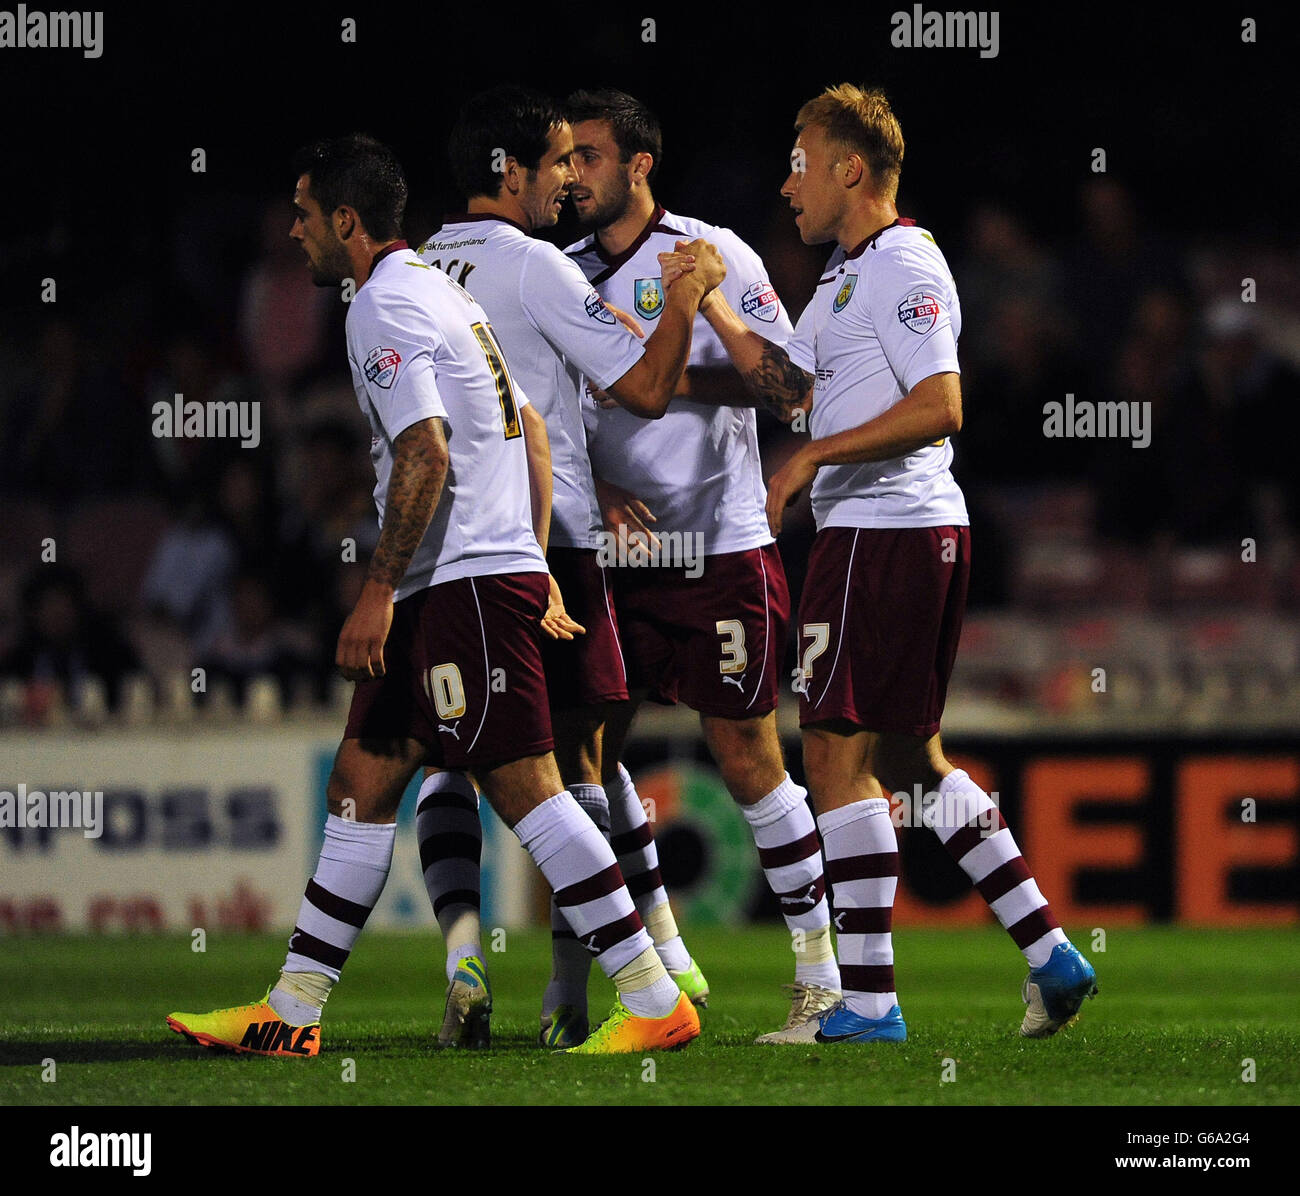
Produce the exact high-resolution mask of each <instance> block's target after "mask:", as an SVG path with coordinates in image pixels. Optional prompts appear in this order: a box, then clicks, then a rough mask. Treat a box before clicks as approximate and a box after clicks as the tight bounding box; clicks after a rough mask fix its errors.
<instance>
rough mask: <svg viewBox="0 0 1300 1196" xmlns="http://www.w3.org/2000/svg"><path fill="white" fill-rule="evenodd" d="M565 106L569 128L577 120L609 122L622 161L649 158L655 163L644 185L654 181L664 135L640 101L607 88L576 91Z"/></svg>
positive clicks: (657, 120) (661, 154) (652, 115)
mask: <svg viewBox="0 0 1300 1196" xmlns="http://www.w3.org/2000/svg"><path fill="white" fill-rule="evenodd" d="M564 106H565V109H566V112H565V115H566V116H567V117H568V118H569V123H570V124H574V125H576V124H577V123H578V122H579V121H580V120H604V121H608V122H609V127H610V130H611V131H612V132H613V134H614V144H615V145H617V146H618V152H619V155H620V160H621V161H623V162H630V161H631V160H632V155H633V154H649V155H651V157H653V158H654V163H653V164H652V165H651V167H650V172H649V173H648V174H647V175H646V181H647V182H649V181H650V180H651V179H652V178H654V174H655V171H656V170H658V169H659V162H660V159H662V158H663V153H664V135H663V131H662V130H661V129H660V128H659V118H658V117H657V116H655V114H654V113H653V112H651V111H650V109H649V108H647V107H646V106H645V105H644V104H643V103H641V101H640V100H638V99H636V98H635V97H634V96H630V95H628V94H627V92H625V91H617V90H615V89H614V88H612V87H607V88H602V89H601V90H599V91H575V92H574V93H573V94H572V95H571V96H570V97H569V98H568V100H566V101H565V105H564Z"/></svg>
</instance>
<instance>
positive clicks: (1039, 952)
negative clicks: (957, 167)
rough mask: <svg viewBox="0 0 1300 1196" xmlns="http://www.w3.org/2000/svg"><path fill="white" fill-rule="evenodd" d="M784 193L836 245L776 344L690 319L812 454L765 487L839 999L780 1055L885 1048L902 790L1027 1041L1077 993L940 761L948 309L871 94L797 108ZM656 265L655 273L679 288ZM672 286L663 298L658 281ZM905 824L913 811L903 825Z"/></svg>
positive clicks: (1030, 896)
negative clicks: (903, 198) (952, 878)
mask: <svg viewBox="0 0 1300 1196" xmlns="http://www.w3.org/2000/svg"><path fill="white" fill-rule="evenodd" d="M795 129H796V132H797V134H798V138H797V140H796V142H795V146H794V151H793V153H792V155H791V165H792V170H791V172H790V175H789V177H788V178H787V180H786V182H785V184H784V186H783V187H782V188H781V194H782V195H784V196H786V197H787V198H788V199H789V201H790V205H791V207H792V208H793V209H794V212H795V223H796V224H797V225H798V228H799V232H800V235H801V236H802V238H803V240H804V241H805V242H806V243H808V244H810V245H812V244H818V243H820V242H824V241H834V242H836V244H837V248H836V250H835V252H834V253H833V254H832V256H831V259H830V262H829V264H828V265H827V267H826V270H825V272H824V276H823V278H822V280H821V282H820V283H819V285H818V289H817V293H816V295H815V296H814V297H813V300H812V302H811V303H810V304H809V305H808V307H807V308H806V309H805V311H804V313H803V315H802V316H801V317H800V319H799V323H798V326H797V327H796V329H795V335H794V337H793V338H792V339H791V340H790V341H789V343H788V344H787V345H786V346H785V348H782V347H781V346H780V345H778V344H775V343H773V342H772V341H770V340H765V339H764V338H762V337H761V336H756V335H755V334H754V332H753V330H752V329H751V328H750V327H748V326H746V324H745V323H744V322H743V321H741V320H740V319H739V318H737V316H736V314H735V312H734V311H731V310H730V309H729V307H728V304H727V301H726V298H725V296H717V297H714V298H713V299H712V300H711V302H710V306H709V307H708V311H707V319H708V320H709V323H710V324H711V326H712V327H713V328H714V329H715V330H716V331H717V333H718V335H719V336H720V337H721V338H722V341H723V343H724V344H725V345H726V346H727V349H728V351H729V352H730V354H731V357H732V360H733V361H734V362H735V364H736V367H737V369H739V371H740V372H741V374H742V375H743V376H744V377H745V379H746V381H747V383H748V384H749V386H750V387H751V388H752V389H753V390H754V391H755V393H756V394H758V395H759V397H760V398H761V399H762V400H763V401H764V402H766V403H767V404H768V406H769V408H770V409H772V410H773V411H774V412H775V413H776V414H778V415H779V416H780V417H781V418H784V419H786V420H793V419H794V418H795V417H796V415H798V414H799V413H801V412H802V413H805V414H806V415H807V416H809V429H810V432H811V436H812V439H811V440H810V441H809V442H808V444H806V445H805V446H804V447H803V448H802V449H800V451H799V452H798V453H796V454H795V456H794V457H793V458H791V460H790V461H789V462H788V463H787V464H786V465H785V466H784V467H783V468H782V469H781V470H780V471H779V472H778V473H777V474H776V475H775V476H774V477H773V478H772V479H771V481H770V483H769V486H768V500H767V513H768V518H769V520H770V523H771V526H772V530H773V532H779V531H780V527H781V515H782V512H783V511H784V509H785V507H786V506H787V505H788V504H789V502H790V501H792V500H793V498H794V497H795V496H796V495H797V494H798V493H799V491H800V490H802V489H803V487H804V486H806V485H808V484H809V483H810V482H811V483H813V489H812V501H813V512H814V515H815V516H816V520H817V528H818V532H817V538H816V541H815V542H814V545H813V552H812V556H811V558H810V560H809V565H808V576H807V579H806V581H805V586H804V591H803V594H804V596H803V601H802V603H801V609H800V611H799V647H800V667H799V669H798V670H797V674H798V676H797V684H798V687H799V690H800V723H801V725H802V727H803V750H804V765H805V767H806V769H807V773H808V784H809V786H810V787H811V789H812V794H813V802H814V804H815V806H816V809H817V815H818V819H817V821H818V825H819V827H820V829H821V834H822V841H823V843H824V844H825V848H826V859H827V871H828V874H829V875H830V878H831V883H832V885H833V887H834V895H835V907H836V914H835V924H836V927H837V930H838V941H839V961H840V972H841V975H842V977H843V980H844V1000H843V1002H842V1003H841V1004H840V1005H838V1006H837V1007H836V1008H835V1009H833V1010H830V1011H828V1012H826V1013H823V1014H822V1015H821V1016H820V1017H819V1018H818V1019H817V1020H816V1022H815V1023H810V1024H808V1025H806V1026H805V1027H803V1028H802V1029H801V1030H799V1031H798V1032H797V1033H795V1034H793V1035H792V1036H791V1040H792V1041H799V1042H813V1041H816V1042H866V1041H873V1040H876V1041H902V1040H904V1039H905V1038H906V1037H907V1028H906V1025H905V1024H904V1022H903V1018H902V1013H901V1011H900V1009H899V1006H898V1003H897V995H896V993H895V991H894V969H893V943H892V938H891V934H890V929H891V918H892V910H893V901H894V893H895V889H896V887H897V883H898V880H897V878H898V852H897V841H896V839H895V834H894V828H893V825H892V823H891V820H890V806H889V800H888V798H887V797H886V796H885V795H886V794H887V793H888V792H890V791H893V792H895V793H900V792H901V793H902V794H907V793H910V792H912V787H913V786H914V785H916V784H918V783H919V784H920V785H921V786H922V787H923V788H924V790H925V791H926V794H925V798H923V799H922V804H923V806H924V821H925V824H926V825H927V826H930V827H932V828H933V829H934V831H935V832H936V833H937V834H938V836H939V838H940V839H941V840H942V841H943V843H944V845H945V847H946V848H947V849H948V851H949V853H950V854H951V856H952V857H953V859H954V860H956V861H957V863H958V864H959V865H960V866H961V867H962V869H963V870H964V871H965V872H966V874H967V875H968V876H969V877H970V879H971V881H972V882H973V883H974V884H975V885H976V886H977V887H978V889H979V891H980V894H981V895H982V896H983V897H984V899H985V900H986V901H987V902H988V903H989V905H990V907H991V908H992V910H993V913H994V914H995V915H996V916H997V918H998V920H999V922H1001V924H1002V926H1003V927H1004V928H1005V929H1006V930H1007V931H1008V932H1009V934H1010V935H1011V937H1012V939H1013V941H1014V942H1015V943H1016V946H1017V947H1019V948H1020V949H1021V951H1022V953H1023V954H1024V956H1025V959H1026V961H1027V962H1028V964H1029V967H1030V972H1029V976H1028V978H1027V979H1026V981H1025V984H1024V986H1023V991H1022V996H1023V997H1024V999H1025V1002H1026V1004H1027V1005H1028V1009H1027V1010H1026V1013H1025V1017H1024V1021H1023V1023H1022V1025H1021V1028H1020V1032H1021V1033H1022V1034H1023V1035H1025V1036H1026V1037H1033V1038H1042V1037H1047V1036H1048V1035H1051V1034H1054V1033H1055V1032H1056V1031H1057V1030H1058V1029H1060V1028H1061V1026H1063V1025H1064V1024H1066V1023H1067V1022H1068V1021H1070V1020H1071V1019H1072V1018H1073V1017H1074V1016H1075V1014H1077V1012H1078V1010H1079V1008H1080V1006H1081V1005H1082V1003H1083V1000H1084V998H1085V996H1088V995H1091V994H1092V993H1094V992H1095V991H1096V977H1095V974H1094V972H1093V969H1092V966H1091V965H1090V964H1089V963H1088V961H1087V960H1085V959H1084V958H1083V956H1082V955H1080V954H1079V952H1078V951H1077V950H1076V949H1075V948H1074V946H1073V945H1071V944H1070V942H1069V940H1068V939H1067V938H1066V936H1065V934H1064V932H1063V931H1062V930H1061V928H1060V925H1059V924H1058V923H1057V921H1056V919H1055V917H1053V915H1052V912H1051V909H1050V907H1049V906H1048V904H1047V901H1046V899H1045V898H1044V897H1043V895H1042V893H1041V892H1040V891H1039V888H1038V885H1037V883H1036V882H1035V881H1034V878H1033V876H1032V875H1031V874H1030V872H1029V869H1028V866H1027V865H1026V863H1025V861H1024V859H1023V857H1022V856H1021V854H1020V850H1019V848H1018V847H1017V846H1016V843H1015V839H1014V838H1013V837H1012V834H1011V831H1010V830H1008V829H1007V826H1006V823H1005V822H1004V821H1003V819H1002V815H1001V813H999V812H998V810H997V809H996V807H995V806H994V803H993V802H992V801H991V800H990V798H989V797H988V795H987V794H986V793H984V791H983V790H982V789H980V788H979V787H978V786H977V785H976V784H975V783H974V781H972V780H971V779H970V777H969V776H968V775H967V774H966V773H965V772H964V771H962V770H960V769H955V768H953V766H952V765H951V764H950V763H949V762H948V760H947V759H946V758H945V756H944V754H943V749H942V746H941V744H940V741H939V720H940V716H941V715H942V712H943V705H944V698H945V695H946V693H947V686H948V679H949V677H950V675H951V673H952V666H953V661H954V659H955V658H956V652H957V640H958V637H959V635H960V632H961V622H962V615H963V612H964V609H965V601H966V589H967V580H968V577H969V569H970V535H969V528H968V526H967V518H966V506H965V502H964V500H963V498H962V494H961V490H960V488H959V487H958V486H957V483H956V482H955V481H954V480H953V477H952V474H951V472H950V470H949V464H950V462H951V460H952V446H951V444H950V442H949V438H950V437H951V436H952V435H953V434H954V433H956V432H957V431H958V430H960V428H961V422H962V408H961V386H960V374H959V369H958V364H957V337H958V334H959V333H960V331H961V308H960V305H959V304H958V301H957V293H956V288H955V286H954V285H953V280H952V275H951V274H950V272H949V270H948V266H947V263H946V262H945V260H944V257H943V254H942V253H940V252H939V248H938V246H937V245H936V243H935V241H934V238H933V237H932V236H931V235H930V234H929V233H928V232H926V231H925V230H924V229H921V228H918V227H916V225H915V223H914V222H913V221H910V220H905V219H902V218H900V217H899V215H898V211H897V208H896V207H895V202H894V201H895V196H896V194H897V189H898V176H899V172H900V169H901V165H902V160H903V136H902V132H901V130H900V128H899V125H898V121H897V119H896V118H895V116H894V114H893V111H892V110H891V109H890V106H889V103H888V101H887V99H886V98H885V96H884V93H883V92H880V91H865V90H863V89H861V88H858V87H855V86H852V85H851V84H842V85H840V86H838V87H832V88H828V89H827V90H826V91H825V92H824V93H823V94H822V95H820V96H818V97H816V98H815V99H813V100H810V101H809V102H808V103H807V104H805V105H804V106H803V108H802V109H801V110H800V112H799V115H798V117H797V119H796V123H795ZM679 268H680V269H682V270H689V269H690V266H689V263H683V264H682V265H681V266H680V267H678V266H677V265H675V264H669V265H668V266H667V267H666V277H668V278H669V279H670V280H671V279H672V278H675V277H676V276H677V272H678V269H679ZM670 285H675V284H673V283H671V282H670ZM920 812H921V811H917V810H914V811H913V813H915V814H919V813H920Z"/></svg>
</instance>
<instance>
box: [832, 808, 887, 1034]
mask: <svg viewBox="0 0 1300 1196" xmlns="http://www.w3.org/2000/svg"><path fill="white" fill-rule="evenodd" d="M817 825H818V827H819V828H820V829H821V833H822V842H823V843H824V844H825V845H826V875H827V876H828V877H829V878H830V882H831V890H832V892H833V893H834V898H835V916H834V922H835V936H836V939H837V941H838V942H839V957H840V979H841V980H842V981H843V983H844V990H843V991H844V1003H845V1004H846V1005H847V1006H848V1007H849V1008H850V1009H851V1010H853V1012H854V1013H857V1014H859V1015H861V1016H862V1017H884V1015H885V1014H886V1013H888V1012H889V1010H890V1008H891V1007H892V1006H893V1005H896V1004H897V1003H898V994H897V993H896V992H895V991H894V940H893V933H892V930H893V915H894V893H895V891H896V890H897V888H898V840H897V838H896V837H895V835H894V824H893V822H892V821H890V817H889V802H888V801H887V800H886V799H885V798H883V797H873V798H868V799H866V800H864V801H856V802H853V803H852V804H851V805H847V806H841V807H839V808H838V809H835V810H828V811H827V812H826V813H825V814H821V815H819V816H818V818H817Z"/></svg>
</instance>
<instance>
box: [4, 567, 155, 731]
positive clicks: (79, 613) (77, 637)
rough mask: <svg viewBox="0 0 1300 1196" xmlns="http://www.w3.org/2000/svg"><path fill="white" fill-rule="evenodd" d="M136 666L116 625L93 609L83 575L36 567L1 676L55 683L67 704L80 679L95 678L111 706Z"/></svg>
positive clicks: (66, 569)
mask: <svg viewBox="0 0 1300 1196" xmlns="http://www.w3.org/2000/svg"><path fill="white" fill-rule="evenodd" d="M138 668H139V661H138V659H137V658H136V655H135V652H134V651H133V650H132V648H131V646H130V645H129V644H128V643H127V641H126V639H125V638H124V637H123V635H122V634H121V632H120V631H119V630H118V628H117V626H116V625H115V624H114V623H113V622H112V621H111V620H110V619H108V618H106V617H105V616H104V615H103V614H101V613H100V612H98V611H96V610H95V609H93V608H92V607H91V605H90V603H89V601H88V600H87V598H86V588H85V584H84V582H83V580H82V578H81V575H80V574H79V573H77V571H76V570H75V569H72V568H69V567H67V566H64V565H59V564H49V565H39V566H37V567H36V569H35V570H34V571H33V572H32V573H31V574H30V576H29V577H28V578H27V581H26V582H25V583H24V585H23V591H22V610H21V616H20V627H19V632H18V639H17V642H16V643H15V644H14V646H13V647H12V648H11V649H10V651H9V652H8V653H7V654H6V656H5V657H4V659H3V660H0V676H3V677H21V678H22V679H23V680H25V681H27V682H30V683H35V684H36V685H38V686H39V685H42V684H45V685H54V684H58V685H60V686H62V688H63V691H64V694H65V697H66V698H67V699H68V700H69V701H70V702H71V701H75V700H76V691H77V688H78V686H79V685H80V683H81V682H82V681H84V680H87V679H91V678H98V679H99V680H100V681H102V682H103V684H104V687H105V691H106V694H107V698H108V704H109V706H110V708H115V707H116V706H117V702H118V698H119V696H120V694H121V686H122V680H123V678H124V677H126V676H127V675H129V674H130V673H133V672H135V671H136V670H137V669H138Z"/></svg>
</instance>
